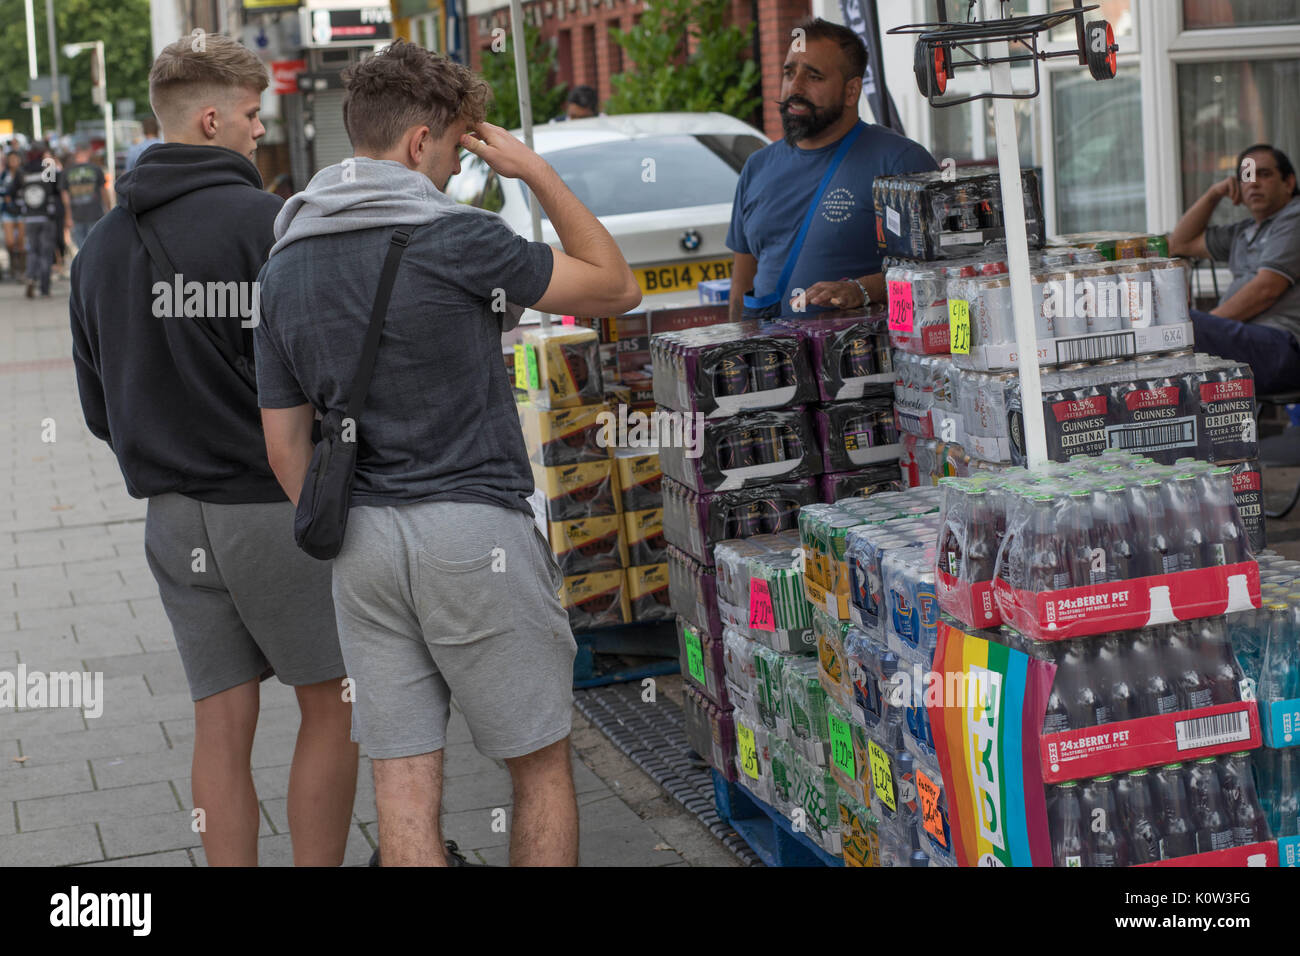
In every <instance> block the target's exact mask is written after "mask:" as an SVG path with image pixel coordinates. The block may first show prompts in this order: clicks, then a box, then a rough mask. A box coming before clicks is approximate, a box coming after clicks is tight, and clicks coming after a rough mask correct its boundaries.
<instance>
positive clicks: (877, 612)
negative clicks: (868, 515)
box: [844, 512, 939, 635]
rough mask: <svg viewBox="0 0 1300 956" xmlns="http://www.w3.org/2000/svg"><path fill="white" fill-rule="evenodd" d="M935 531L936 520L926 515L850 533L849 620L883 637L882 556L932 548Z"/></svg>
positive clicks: (847, 547)
mask: <svg viewBox="0 0 1300 956" xmlns="http://www.w3.org/2000/svg"><path fill="white" fill-rule="evenodd" d="M938 529H939V519H938V517H937V516H936V515H934V514H933V513H932V512H927V513H926V514H923V515H915V516H908V517H904V518H896V519H894V520H891V521H885V522H882V523H880V524H876V525H871V526H869V527H859V528H854V529H852V530H851V531H849V533H848V535H847V538H846V543H845V551H844V554H845V563H846V564H847V566H848V574H849V617H850V619H851V620H852V621H853V622H854V623H855V624H857V625H858V626H860V627H864V628H867V629H868V630H871V631H873V632H876V633H879V634H881V635H883V634H884V627H885V623H886V622H885V617H886V616H887V615H888V614H889V604H888V598H887V591H886V587H885V578H884V570H883V560H884V558H885V556H886V555H887V554H889V553H890V552H892V551H896V550H899V549H914V548H925V547H932V546H933V545H934V542H935V540H936V538H937V536H938Z"/></svg>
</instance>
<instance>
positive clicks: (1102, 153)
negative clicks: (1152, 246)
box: [1052, 70, 1147, 235]
mask: <svg viewBox="0 0 1300 956" xmlns="http://www.w3.org/2000/svg"><path fill="white" fill-rule="evenodd" d="M1052 125H1053V127H1054V129H1053V139H1054V141H1055V150H1054V153H1055V171H1056V190H1055V192H1056V230H1055V231H1056V232H1057V233H1058V234H1062V235H1064V234H1069V233H1074V232H1092V231H1094V230H1100V229H1106V230H1111V229H1120V230H1132V231H1135V232H1142V231H1144V230H1145V229H1146V218H1147V210H1146V175H1145V167H1144V165H1143V159H1144V150H1143V143H1142V87H1141V81H1140V80H1139V79H1138V74H1137V71H1136V70H1124V71H1121V72H1120V74H1119V76H1117V77H1116V78H1115V79H1113V80H1110V81H1108V82H1106V83H1105V84H1102V83H1098V82H1097V81H1096V80H1094V79H1093V78H1092V77H1091V76H1090V75H1089V74H1088V72H1087V71H1086V70H1079V71H1070V72H1068V73H1057V74H1055V75H1054V76H1053V77H1052Z"/></svg>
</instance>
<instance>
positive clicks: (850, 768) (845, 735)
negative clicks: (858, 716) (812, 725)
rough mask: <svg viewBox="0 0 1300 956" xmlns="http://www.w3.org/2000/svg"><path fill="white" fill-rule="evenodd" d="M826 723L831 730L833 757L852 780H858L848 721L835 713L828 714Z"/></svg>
mask: <svg viewBox="0 0 1300 956" xmlns="http://www.w3.org/2000/svg"><path fill="white" fill-rule="evenodd" d="M826 723H827V724H828V725H829V726H830V731H831V759H832V760H833V761H835V766H837V767H839V768H840V769H841V770H843V771H844V772H845V773H846V774H847V775H848V778H849V779H850V780H856V779H857V777H858V771H857V766H856V764H854V762H853V741H852V739H850V737H849V724H848V721H846V720H840V719H839V718H838V717H836V716H835V715H834V714H827V715H826Z"/></svg>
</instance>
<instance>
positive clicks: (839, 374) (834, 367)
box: [778, 306, 893, 402]
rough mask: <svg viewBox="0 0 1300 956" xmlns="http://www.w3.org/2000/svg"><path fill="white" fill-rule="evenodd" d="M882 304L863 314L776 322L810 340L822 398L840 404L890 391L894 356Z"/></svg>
mask: <svg viewBox="0 0 1300 956" xmlns="http://www.w3.org/2000/svg"><path fill="white" fill-rule="evenodd" d="M885 321H886V310H885V307H884V306H873V307H871V308H870V309H869V310H868V311H866V312H863V313H860V314H852V313H850V314H843V315H832V316H826V315H818V316H816V317H813V318H799V319H787V320H783V321H782V322H780V323H778V324H780V325H782V326H784V327H786V328H791V329H794V330H795V331H797V332H798V333H799V334H800V335H801V336H803V337H804V338H806V339H807V342H808V352H809V359H810V362H811V365H812V371H813V375H814V376H815V378H816V380H817V390H818V397H819V398H820V400H821V401H823V402H838V401H844V400H847V399H853V398H864V397H867V396H870V395H880V394H888V392H889V386H890V378H889V375H890V373H891V372H892V371H893V358H892V356H891V353H890V347H889V330H888V329H887V328H886V325H885Z"/></svg>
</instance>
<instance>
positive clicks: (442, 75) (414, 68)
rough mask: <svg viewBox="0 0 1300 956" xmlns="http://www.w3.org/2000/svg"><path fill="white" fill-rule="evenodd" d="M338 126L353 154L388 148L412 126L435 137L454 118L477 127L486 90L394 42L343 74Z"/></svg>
mask: <svg viewBox="0 0 1300 956" xmlns="http://www.w3.org/2000/svg"><path fill="white" fill-rule="evenodd" d="M343 88H344V89H345V90H346V93H345V95H344V98H343V125H344V126H345V127H346V128H347V131H348V138H349V139H350V140H352V148H353V149H355V150H358V151H360V150H363V149H364V150H369V151H373V152H384V151H386V150H389V149H392V148H393V146H395V145H396V144H397V142H398V140H400V139H401V138H402V134H403V133H405V132H406V131H407V130H408V129H410V128H411V127H412V126H421V125H424V126H428V127H429V129H430V131H432V133H433V135H434V136H441V135H442V133H443V132H444V131H445V130H446V129H447V127H448V126H449V125H450V124H451V123H452V122H453V121H454V120H456V119H464V120H467V121H468V122H470V123H471V124H476V123H481V122H482V121H483V118H484V116H486V115H487V104H488V99H489V97H490V96H491V95H492V92H491V89H490V88H489V87H488V85H487V83H485V82H483V79H482V78H481V77H479V76H476V75H475V74H474V73H473V72H472V71H470V70H469V69H468V68H467V67H464V66H461V65H460V64H459V63H455V62H453V61H451V60H449V59H447V58H446V57H443V56H439V55H438V54H436V53H430V52H429V51H428V50H426V49H424V48H423V47H420V46H417V45H416V44H414V43H408V42H407V41H405V40H395V41H393V43H392V44H391V45H390V46H388V47H386V48H384V50H382V51H381V52H379V53H376V54H375V55H374V56H371V57H367V58H366V59H364V60H362V61H361V62H360V63H358V64H356V65H355V66H352V67H349V68H348V69H347V70H345V71H344V73H343Z"/></svg>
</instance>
